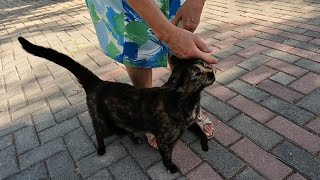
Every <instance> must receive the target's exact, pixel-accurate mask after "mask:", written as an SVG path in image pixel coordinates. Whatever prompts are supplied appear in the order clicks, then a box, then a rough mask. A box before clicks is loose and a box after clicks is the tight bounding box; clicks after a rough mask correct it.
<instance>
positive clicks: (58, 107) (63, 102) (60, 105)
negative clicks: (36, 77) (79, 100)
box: [47, 94, 70, 113]
mask: <svg viewBox="0 0 320 180" xmlns="http://www.w3.org/2000/svg"><path fill="white" fill-rule="evenodd" d="M47 100H48V103H49V106H50V108H51V111H52V113H57V112H59V111H62V110H64V109H67V108H68V107H69V106H70V104H69V103H68V101H67V99H66V98H65V97H64V96H63V95H62V94H57V95H55V96H50V97H48V98H47Z"/></svg>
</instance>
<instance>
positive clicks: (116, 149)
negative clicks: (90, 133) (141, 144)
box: [77, 142, 128, 178]
mask: <svg viewBox="0 0 320 180" xmlns="http://www.w3.org/2000/svg"><path fill="white" fill-rule="evenodd" d="M127 154H128V153H127V152H126V150H125V148H124V147H123V146H122V145H121V144H120V143H119V142H115V143H113V144H110V145H108V146H107V147H106V154H104V155H103V156H98V154H97V153H93V154H91V155H89V156H87V157H85V158H83V159H81V160H80V161H78V162H77V166H78V167H79V170H80V173H81V174H82V176H83V177H84V178H87V177H89V176H91V175H93V174H95V173H96V172H97V171H99V170H100V169H103V168H106V167H108V166H109V165H111V164H113V163H115V162H117V161H118V160H120V159H122V158H124V157H125V156H126V155H127Z"/></svg>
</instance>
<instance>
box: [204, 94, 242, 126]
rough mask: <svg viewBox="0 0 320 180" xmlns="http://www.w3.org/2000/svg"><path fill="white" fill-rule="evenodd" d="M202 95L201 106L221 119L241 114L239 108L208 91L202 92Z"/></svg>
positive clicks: (228, 118) (226, 119)
mask: <svg viewBox="0 0 320 180" xmlns="http://www.w3.org/2000/svg"><path fill="white" fill-rule="evenodd" d="M201 95H202V96H201V106H203V107H204V108H205V109H206V110H208V111H209V112H210V113H212V114H214V115H216V116H217V117H218V118H219V119H220V120H221V121H228V120H230V119H231V118H233V117H235V116H236V115H237V114H239V111H238V110H236V109H234V108H233V107H231V106H229V105H227V104H225V103H223V102H221V101H220V100H218V99H217V98H215V97H213V96H211V95H209V94H208V93H202V94H201Z"/></svg>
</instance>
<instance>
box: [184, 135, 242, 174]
mask: <svg viewBox="0 0 320 180" xmlns="http://www.w3.org/2000/svg"><path fill="white" fill-rule="evenodd" d="M208 145H209V151H207V152H204V151H202V149H201V147H200V146H199V142H197V141H196V142H194V143H192V144H191V145H190V147H191V149H192V150H193V151H195V152H196V153H197V154H199V155H200V157H201V158H202V159H204V160H206V161H207V162H208V164H209V165H210V166H212V167H213V168H214V169H216V170H217V172H218V173H220V174H221V175H223V177H224V178H230V177H231V176H233V175H234V174H235V173H237V172H238V171H239V170H240V169H242V168H243V167H244V165H245V164H244V162H243V161H241V160H240V159H239V158H237V157H236V156H235V155H234V154H232V153H230V152H229V151H228V150H227V149H225V148H224V147H222V146H221V145H219V144H218V143H217V142H215V141H213V140H210V141H209V142H208Z"/></svg>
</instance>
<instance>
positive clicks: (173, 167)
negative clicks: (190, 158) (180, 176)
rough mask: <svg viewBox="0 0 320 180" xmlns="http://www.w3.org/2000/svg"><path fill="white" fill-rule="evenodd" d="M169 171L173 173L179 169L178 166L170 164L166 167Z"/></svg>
mask: <svg viewBox="0 0 320 180" xmlns="http://www.w3.org/2000/svg"><path fill="white" fill-rule="evenodd" d="M167 170H168V172H169V173H171V174H174V173H177V172H178V171H179V168H178V167H177V166H176V165H175V164H171V165H169V166H168V167H167Z"/></svg>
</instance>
